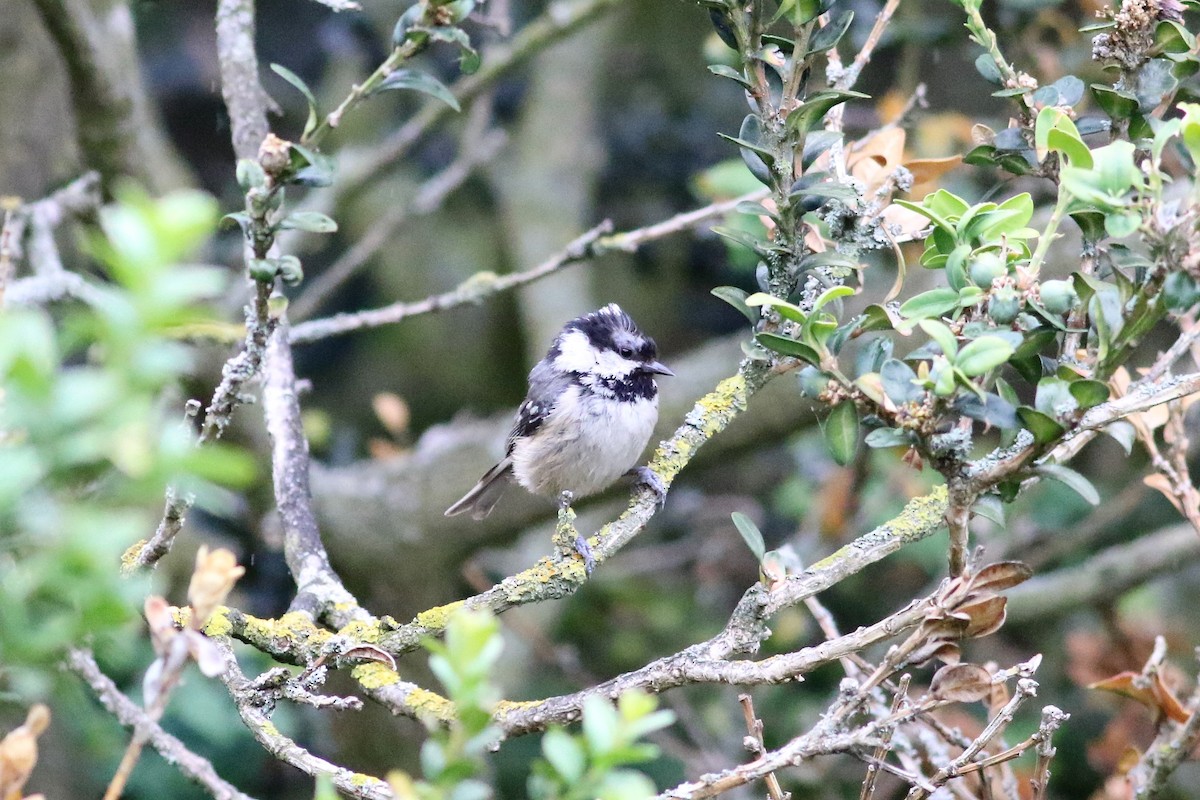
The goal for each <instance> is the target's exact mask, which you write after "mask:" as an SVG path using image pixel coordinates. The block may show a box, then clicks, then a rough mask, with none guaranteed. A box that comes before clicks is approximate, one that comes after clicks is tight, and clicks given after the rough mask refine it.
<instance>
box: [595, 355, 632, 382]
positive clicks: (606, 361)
mask: <svg viewBox="0 0 1200 800" xmlns="http://www.w3.org/2000/svg"><path fill="white" fill-rule="evenodd" d="M636 368H637V364H635V363H634V362H632V361H630V360H629V359H627V358H622V357H621V356H620V355H618V354H617V353H614V352H613V351H612V350H604V351H603V352H601V353H600V354H599V355H598V356H597V357H596V374H597V375H600V376H602V377H605V378H625V377H628V376H629V374H630V373H632V372H633V371H634V369H636Z"/></svg>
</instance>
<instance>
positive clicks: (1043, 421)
mask: <svg viewBox="0 0 1200 800" xmlns="http://www.w3.org/2000/svg"><path fill="white" fill-rule="evenodd" d="M1017 416H1018V417H1020V418H1021V422H1022V423H1024V425H1025V427H1026V428H1028V429H1029V432H1030V433H1032V434H1033V440H1034V441H1035V442H1036V443H1037V444H1039V445H1047V444H1050V443H1051V442H1054V441H1057V440H1058V438H1059V437H1061V436H1062V435H1063V434H1064V433H1066V430H1067V429H1066V428H1064V427H1063V426H1062V425H1059V424H1058V423H1057V422H1055V421H1054V420H1053V419H1051V418H1050V417H1048V416H1046V415H1045V414H1043V413H1042V412H1040V411H1037V410H1035V409H1032V408H1030V407H1029V406H1021V407H1020V408H1018V409H1017Z"/></svg>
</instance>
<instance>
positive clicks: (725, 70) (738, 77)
mask: <svg viewBox="0 0 1200 800" xmlns="http://www.w3.org/2000/svg"><path fill="white" fill-rule="evenodd" d="M708 71H709V72H711V73H712V74H713V75H720V76H721V77H722V78H729V79H730V80H732V81H737V82H738V83H740V84H741V85H742V86H745V87H746V88H747V89H749V88H750V87H751V86H753V85H754V84H752V83H751V82H750V81H749V80H747V79H746V76H745V75H743V74H742V73H741V71H740V70H736V69H734V68H733V67H731V66H728V65H726V64H709V65H708Z"/></svg>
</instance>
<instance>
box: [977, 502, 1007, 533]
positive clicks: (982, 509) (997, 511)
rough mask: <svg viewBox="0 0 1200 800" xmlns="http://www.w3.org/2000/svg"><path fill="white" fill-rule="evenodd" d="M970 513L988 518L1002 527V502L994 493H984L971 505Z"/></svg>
mask: <svg viewBox="0 0 1200 800" xmlns="http://www.w3.org/2000/svg"><path fill="white" fill-rule="evenodd" d="M971 513H972V514H975V515H977V516H980V517H983V518H984V519H990V520H991V521H992V522H994V523H996V524H997V525H999V526H1000V527H1004V503H1003V502H1001V500H1000V498H999V497H998V496H997V495H994V494H985V495H982V496H980V498H979V499H978V500H976V501H975V505H973V506H971Z"/></svg>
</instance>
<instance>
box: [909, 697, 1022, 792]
mask: <svg viewBox="0 0 1200 800" xmlns="http://www.w3.org/2000/svg"><path fill="white" fill-rule="evenodd" d="M1036 696H1037V682H1036V681H1034V680H1033V679H1032V678H1021V679H1019V680H1018V681H1017V690H1016V691H1015V692H1013V696H1012V698H1011V699H1010V700H1009V701H1008V703H1006V704H1005V706H1004V708H1002V709H1000V711H999V712H998V713H997V714H996V715H995V716H994V717H992V718H991V719H990V720H989V721H988V724H987V725H986V726H985V727H984V729H983V731H981V732H980V734H979V735H978V736H976V737H975V740H974V741H973V742H971V745H970V746H969V747H967V748H966V749H965V750H963V751H962V753H961V754H960V755H959V756H958V758H956V759H954V760H953V761H951V762H950V763H949V764H947V765H946V766H944V767H942V768H941V769H939V770H938V771H937V772H936V773H935V774H934V775H933V776H932V777H931V778H930V779H929V783H930V785H931V786H932V787H933V788H935V789H936V788H937V787H939V786H944V785H946V783H947V781H949V780H950V779H951V778H954V777H955V776H956V775H958V772H959V770H961V769H962V768H963V767H966V766H967V765H968V764H970V763H971V759H973V758H975V756H976V755H978V754H979V753H980V752H982V750H983V748H985V747H987V746H988V744H989V743H990V742H991V741H992V739H995V738H996V736H998V735H999V734H1000V732H1001V731H1002V730H1003V729H1004V728H1006V727H1008V725H1009V724H1011V723H1012V721H1013V718H1014V717H1015V716H1016V713H1017V709H1019V708H1020V707H1021V706H1022V705H1024V704H1025V701H1026V700H1028V699H1029V698H1031V697H1036ZM930 794H931V792H930V790H929V789H928V788H926V787H922V786H914V787H913V788H912V791H910V792H909V793H908V796H907V798H906V799H905V800H924V798H926V797H928V796H929V795H930Z"/></svg>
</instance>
